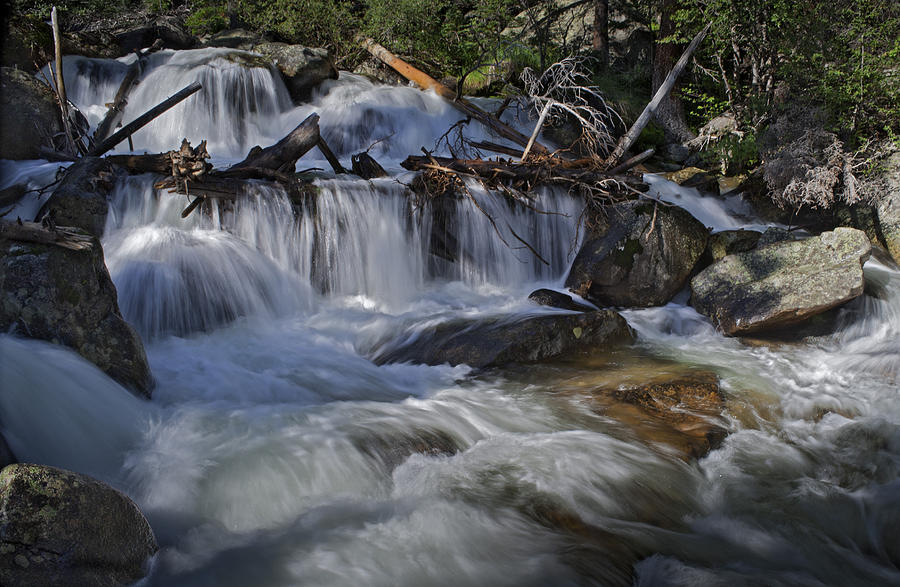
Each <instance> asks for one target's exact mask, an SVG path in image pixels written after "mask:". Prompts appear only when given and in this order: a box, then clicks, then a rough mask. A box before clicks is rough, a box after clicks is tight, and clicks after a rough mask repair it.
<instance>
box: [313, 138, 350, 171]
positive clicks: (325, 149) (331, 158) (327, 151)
mask: <svg viewBox="0 0 900 587" xmlns="http://www.w3.org/2000/svg"><path fill="white" fill-rule="evenodd" d="M316 146H317V147H319V151H321V152H322V154H323V155H325V158H326V159H327V160H328V163H329V165H331V168H332V169H334V172H335V173H337V174H341V173H347V170H346V169H344V167H343V166H342V165H341V162H340V161H338V158H337V157H335V155H334V152H333V151H332V150H331V147H329V146H328V143H326V142H325V139H323V138H322V136H321V135H320V136H319V140H318V142H316Z"/></svg>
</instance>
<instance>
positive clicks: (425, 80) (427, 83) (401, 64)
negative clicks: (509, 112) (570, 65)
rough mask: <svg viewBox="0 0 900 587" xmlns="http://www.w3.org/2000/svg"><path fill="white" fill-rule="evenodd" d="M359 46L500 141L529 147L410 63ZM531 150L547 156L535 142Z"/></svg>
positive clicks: (369, 43)
mask: <svg viewBox="0 0 900 587" xmlns="http://www.w3.org/2000/svg"><path fill="white" fill-rule="evenodd" d="M362 46H363V48H365V49H366V50H367V51H368V52H369V53H371V54H372V55H373V56H375V57H377V58H378V59H380V60H381V61H382V62H383V63H384V64H385V65H388V66H390V67H391V68H393V69H394V71H396V72H397V73H399V74H400V75H402V76H403V77H405V78H406V79H408V80H409V81H411V82H413V83H415V84H416V85H417V86H419V87H420V88H422V89H423V90H426V91H427V90H434V92H435V93H436V94H437V95H439V96H441V97H442V98H445V99H446V100H448V101H449V102H450V104H451V105H452V106H453V107H454V108H456V109H457V110H459V111H460V112H462V113H463V114H465V115H466V116H471V117H472V118H474V119H475V120H477V121H478V122H480V123H481V124H483V125H484V126H486V127H488V128H490V129H491V130H493V131H494V132H495V133H497V134H498V135H500V136H501V137H503V138H505V139H507V140H510V141H512V142H514V143H516V144H517V145H521V146H522V147H525V146H526V145H527V144H528V137H527V136H525V135H524V134H522V133H520V132H519V131H517V130H516V129H514V128H512V127H511V126H509V125H507V124H504V123H502V122H500V120H499V119H497V118H496V117H494V116H492V115H490V114H488V113H487V112H485V111H484V110H482V109H481V108H479V107H478V106H475V105H474V104H472V103H471V102H469V101H468V100H466V99H465V98H461V97H457V95H456V92H454V91H453V90H451V89H450V88H448V87H447V86H445V85H444V84H442V83H441V82H439V81H437V80H436V79H434V78H433V77H431V76H430V75H428V74H427V73H425V72H424V71H422V70H420V69H416V68H415V67H413V66H412V65H410V64H409V63H406V62H405V61H403V60H402V59H400V58H399V57H397V56H396V55H394V54H393V53H391V52H390V51H388V50H387V49H385V48H384V47H382V46H381V45H379V44H378V43H376V42H375V41H373V40H372V39H364V40H363V41H362ZM531 149H532V150H533V151H534V152H535V153H542V154H544V153H549V149H547V147H545V146H544V145H542V144H540V143H538V142H535V143H534V144H533V145H532V147H531Z"/></svg>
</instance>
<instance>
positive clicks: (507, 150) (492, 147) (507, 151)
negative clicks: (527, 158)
mask: <svg viewBox="0 0 900 587" xmlns="http://www.w3.org/2000/svg"><path fill="white" fill-rule="evenodd" d="M469 144H470V145H472V146H473V147H475V148H476V149H481V150H482V151H491V152H493V153H501V154H503V155H509V156H510V157H515V158H516V159H521V158H522V149H515V148H513V147H507V146H506V145H498V144H497V143H492V142H490V141H482V142H476V141H472V142H470V143H469Z"/></svg>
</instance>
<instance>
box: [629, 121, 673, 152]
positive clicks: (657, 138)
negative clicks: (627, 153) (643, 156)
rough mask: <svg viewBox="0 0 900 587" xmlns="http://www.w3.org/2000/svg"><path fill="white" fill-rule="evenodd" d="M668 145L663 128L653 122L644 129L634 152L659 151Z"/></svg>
mask: <svg viewBox="0 0 900 587" xmlns="http://www.w3.org/2000/svg"><path fill="white" fill-rule="evenodd" d="M665 144H666V134H665V133H664V132H663V129H662V127H661V126H659V125H658V124H656V123H655V122H651V123H650V124H648V125H647V126H645V127H644V130H642V131H641V134H640V135H639V136H638V138H637V141H635V143H634V147H632V150H633V151H634V152H635V153H640V152H642V151H646V150H647V149H659V148H660V147H662V146H663V145H665Z"/></svg>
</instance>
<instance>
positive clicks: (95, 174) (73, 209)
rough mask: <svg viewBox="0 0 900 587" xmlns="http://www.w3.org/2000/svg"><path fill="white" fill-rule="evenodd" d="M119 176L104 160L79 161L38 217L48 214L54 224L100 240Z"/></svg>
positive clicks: (114, 168) (91, 158) (87, 159)
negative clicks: (74, 229) (50, 214)
mask: <svg viewBox="0 0 900 587" xmlns="http://www.w3.org/2000/svg"><path fill="white" fill-rule="evenodd" d="M122 173H123V172H122V171H121V170H120V169H119V168H117V167H115V166H113V165H112V164H111V163H109V161H107V160H106V159H101V158H99V157H82V158H81V159H79V160H78V161H76V162H75V163H73V164H72V165H71V166H69V168H68V169H67V170H66V174H65V175H64V176H63V178H62V180H61V181H60V183H59V185H58V186H57V187H56V189H55V190H54V191H53V195H51V196H50V198H49V199H48V200H47V202H46V203H45V204H44V206H43V207H42V208H41V212H40V214H39V215H38V216H39V217H40V216H43V215H44V214H45V213H47V212H50V213H52V215H53V219H54V221H55V222H56V224H59V225H61V226H74V227H76V228H80V229H82V230H85V231H87V232H88V233H90V234H92V235H94V236H97V237H100V236H103V229H104V227H105V226H106V216H107V214H108V213H109V196H110V194H111V193H112V190H113V187H115V184H116V181H117V177H118V176H119V175H120V174H122Z"/></svg>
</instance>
